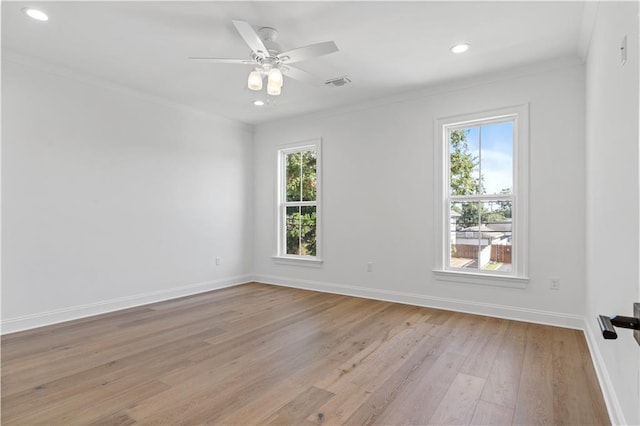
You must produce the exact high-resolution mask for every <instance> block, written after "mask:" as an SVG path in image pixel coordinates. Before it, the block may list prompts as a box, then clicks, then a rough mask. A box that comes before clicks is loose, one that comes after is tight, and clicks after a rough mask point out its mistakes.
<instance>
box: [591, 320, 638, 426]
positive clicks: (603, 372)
mask: <svg viewBox="0 0 640 426" xmlns="http://www.w3.org/2000/svg"><path fill="white" fill-rule="evenodd" d="M583 328H584V334H585V337H586V339H587V345H588V346H589V352H590V353H591V359H592V360H593V365H594V368H595V370H596V376H598V381H599V382H600V389H601V390H602V396H603V397H604V402H605V404H606V405H607V411H608V412H609V420H611V424H613V425H626V424H628V423H627V422H626V420H625V418H624V412H623V411H622V407H620V403H619V402H618V397H617V396H616V391H615V388H614V387H613V383H611V377H610V376H609V372H608V370H607V365H606V364H605V362H604V358H602V353H600V349H599V348H598V344H597V339H598V336H599V335H600V334H599V333H597V332H594V330H593V328H592V327H591V323H590V322H589V321H587V320H586V319H585V321H584V325H583Z"/></svg>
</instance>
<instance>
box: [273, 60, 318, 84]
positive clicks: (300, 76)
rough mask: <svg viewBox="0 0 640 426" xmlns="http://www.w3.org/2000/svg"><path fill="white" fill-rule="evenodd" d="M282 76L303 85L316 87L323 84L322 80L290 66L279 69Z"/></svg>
mask: <svg viewBox="0 0 640 426" xmlns="http://www.w3.org/2000/svg"><path fill="white" fill-rule="evenodd" d="M280 69H281V70H282V72H283V73H284V75H286V76H287V77H291V78H293V79H295V80H300V81H303V82H305V83H309V84H313V85H316V86H321V85H323V84H324V80H322V79H320V78H318V77H316V76H315V75H313V74H309V73H308V72H306V71H303V70H301V69H300V68H296V67H292V66H290V65H286V66H282V67H280Z"/></svg>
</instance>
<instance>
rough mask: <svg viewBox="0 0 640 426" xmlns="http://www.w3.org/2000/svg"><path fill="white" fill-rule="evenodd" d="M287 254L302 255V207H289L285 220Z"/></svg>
mask: <svg viewBox="0 0 640 426" xmlns="http://www.w3.org/2000/svg"><path fill="white" fill-rule="evenodd" d="M285 223H286V224H285V226H286V228H287V229H286V232H287V235H286V240H287V251H286V253H287V254H300V225H301V221H300V207H297V206H296V207H287V217H286V218H285Z"/></svg>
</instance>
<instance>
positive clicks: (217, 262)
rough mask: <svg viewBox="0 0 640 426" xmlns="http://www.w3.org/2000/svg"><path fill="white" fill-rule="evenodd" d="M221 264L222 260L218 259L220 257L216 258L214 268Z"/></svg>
mask: <svg viewBox="0 0 640 426" xmlns="http://www.w3.org/2000/svg"><path fill="white" fill-rule="evenodd" d="M221 263H222V259H220V256H216V266H220V264H221Z"/></svg>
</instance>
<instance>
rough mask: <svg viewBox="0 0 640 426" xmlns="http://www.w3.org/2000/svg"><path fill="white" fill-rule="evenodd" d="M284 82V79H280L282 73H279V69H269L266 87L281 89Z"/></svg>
mask: <svg viewBox="0 0 640 426" xmlns="http://www.w3.org/2000/svg"><path fill="white" fill-rule="evenodd" d="M283 82H284V79H283V77H282V71H280V69H279V68H275V67H274V68H271V69H270V70H269V82H268V84H267V85H268V86H270V85H273V86H276V85H277V86H279V87H282V84H283Z"/></svg>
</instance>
